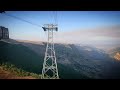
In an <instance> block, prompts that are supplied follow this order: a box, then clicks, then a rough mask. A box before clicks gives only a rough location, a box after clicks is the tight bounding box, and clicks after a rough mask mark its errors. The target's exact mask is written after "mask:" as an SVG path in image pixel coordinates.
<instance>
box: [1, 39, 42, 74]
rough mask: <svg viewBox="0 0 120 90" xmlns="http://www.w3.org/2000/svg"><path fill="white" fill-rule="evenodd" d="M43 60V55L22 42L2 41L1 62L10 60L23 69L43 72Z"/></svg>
mask: <svg viewBox="0 0 120 90" xmlns="http://www.w3.org/2000/svg"><path fill="white" fill-rule="evenodd" d="M42 60H43V57H40V56H38V55H37V54H36V53H34V52H33V51H32V50H30V49H29V48H27V47H25V46H23V45H21V44H19V45H18V44H17V45H16V44H8V43H5V42H2V41H0V62H9V63H11V64H14V65H15V66H17V67H18V68H22V69H23V70H26V71H29V72H34V73H41V68H42V63H43V61H42ZM38 69H39V71H38Z"/></svg>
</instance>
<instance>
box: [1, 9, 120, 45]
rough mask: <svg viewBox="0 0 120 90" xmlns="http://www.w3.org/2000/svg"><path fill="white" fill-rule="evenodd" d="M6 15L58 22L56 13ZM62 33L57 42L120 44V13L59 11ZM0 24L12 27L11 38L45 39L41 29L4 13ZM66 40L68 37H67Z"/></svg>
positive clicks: (36, 21) (40, 12) (35, 20)
mask: <svg viewBox="0 0 120 90" xmlns="http://www.w3.org/2000/svg"><path fill="white" fill-rule="evenodd" d="M6 13H8V14H10V15H14V16H16V17H19V18H22V19H25V20H27V21H30V22H32V23H35V24H39V25H41V26H42V25H43V24H47V23H55V20H54V18H55V16H56V13H55V12H53V11H7V12H6ZM57 21H58V28H59V31H58V32H57V33H55V34H56V35H55V36H56V38H55V41H56V42H68V43H69V42H71V43H85V44H93V43H95V44H96V45H98V44H99V45H100V44H102V45H111V44H112V45H115V44H116V45H120V43H119V42H120V11H57ZM0 25H1V26H5V27H7V28H9V31H10V37H11V38H13V39H22V40H32V41H33V40H34V41H41V40H45V33H44V32H43V30H42V28H41V27H37V26H34V25H31V24H29V23H26V22H23V21H21V20H17V19H15V18H13V17H10V16H6V15H4V14H0ZM63 37H64V38H63Z"/></svg>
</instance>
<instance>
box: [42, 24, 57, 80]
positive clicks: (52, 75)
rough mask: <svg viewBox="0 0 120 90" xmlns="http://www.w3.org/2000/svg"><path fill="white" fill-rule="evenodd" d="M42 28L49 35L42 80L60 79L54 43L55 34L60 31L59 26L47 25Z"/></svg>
mask: <svg viewBox="0 0 120 90" xmlns="http://www.w3.org/2000/svg"><path fill="white" fill-rule="evenodd" d="M42 28H43V30H44V31H47V34H48V35H47V37H48V41H47V46H46V52H45V57H44V62H43V69H42V78H43V79H59V76H58V69H57V62H56V55H55V49H54V42H53V32H54V31H58V27H57V25H53V24H45V25H44V27H42Z"/></svg>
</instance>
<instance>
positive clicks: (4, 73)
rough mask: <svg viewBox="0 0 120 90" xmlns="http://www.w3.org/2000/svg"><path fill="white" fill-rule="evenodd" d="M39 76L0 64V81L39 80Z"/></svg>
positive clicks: (7, 64)
mask: <svg viewBox="0 0 120 90" xmlns="http://www.w3.org/2000/svg"><path fill="white" fill-rule="evenodd" d="M40 78H41V77H40V75H38V74H35V73H30V72H26V71H24V70H22V69H20V68H16V66H14V65H12V64H9V63H2V64H0V79H40Z"/></svg>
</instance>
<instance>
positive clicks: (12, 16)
mask: <svg viewBox="0 0 120 90" xmlns="http://www.w3.org/2000/svg"><path fill="white" fill-rule="evenodd" d="M4 15H6V16H9V17H12V18H15V19H18V20H21V21H23V22H26V23H29V24H31V25H35V26H37V27H42V26H41V25H39V24H35V23H33V22H30V21H28V20H25V19H22V18H20V17H16V16H14V15H11V14H8V13H4Z"/></svg>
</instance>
